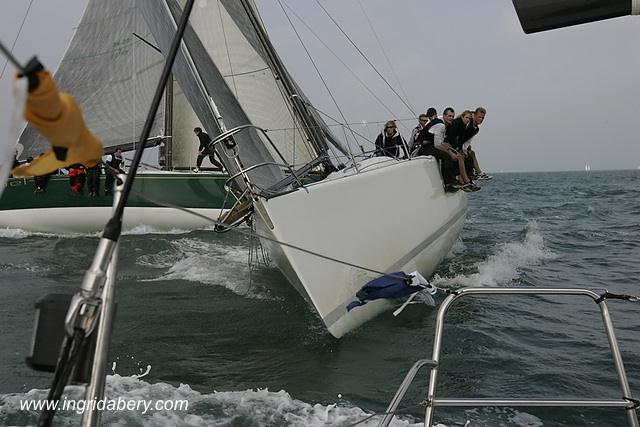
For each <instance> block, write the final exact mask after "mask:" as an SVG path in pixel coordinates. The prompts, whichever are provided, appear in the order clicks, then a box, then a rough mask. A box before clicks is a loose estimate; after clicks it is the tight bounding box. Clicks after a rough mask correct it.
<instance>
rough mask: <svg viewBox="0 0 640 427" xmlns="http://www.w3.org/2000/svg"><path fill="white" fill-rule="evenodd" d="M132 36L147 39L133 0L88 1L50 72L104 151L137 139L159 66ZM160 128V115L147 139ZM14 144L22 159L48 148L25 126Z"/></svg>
mask: <svg viewBox="0 0 640 427" xmlns="http://www.w3.org/2000/svg"><path fill="white" fill-rule="evenodd" d="M134 32H135V33H136V34H139V35H140V36H142V37H144V38H148V39H150V40H152V38H151V35H150V33H149V29H148V27H147V25H146V23H145V21H144V20H143V19H142V17H141V15H140V13H139V10H138V9H137V8H136V7H135V4H134V2H133V1H132V0H109V1H100V0H91V1H90V2H89V4H88V5H87V8H86V9H85V11H84V14H83V16H82V19H81V21H80V23H79V25H78V28H77V30H76V33H75V35H74V37H73V39H72V41H71V44H70V45H69V47H68V49H67V51H66V53H65V55H64V57H63V59H62V61H61V63H60V66H59V67H58V70H57V71H56V73H55V79H56V83H57V84H58V87H59V89H60V90H64V91H66V92H69V93H71V94H72V95H73V96H74V97H75V98H76V99H77V101H78V102H79V103H80V105H81V107H82V111H83V115H84V117H85V120H86V122H87V126H88V127H89V128H90V129H91V131H92V132H93V133H94V134H96V136H98V138H100V139H101V140H102V142H103V144H104V145H105V147H107V148H108V147H113V146H116V145H124V144H131V143H133V142H136V141H137V140H138V138H139V135H140V133H141V130H142V126H143V125H144V121H145V118H146V115H147V110H148V108H149V105H150V103H151V98H152V96H153V92H154V90H155V87H156V85H157V82H158V79H159V76H160V72H161V70H162V65H163V63H164V58H163V57H162V55H160V54H158V52H156V51H155V50H153V49H151V48H149V47H148V46H146V45H145V44H144V42H142V41H140V40H139V39H137V38H136V37H134V36H133V33H134ZM45 65H46V64H45ZM162 126H163V111H160V112H159V114H158V116H157V117H156V120H155V122H154V128H153V129H152V131H151V135H154V136H155V135H159V134H161V132H162ZM19 141H20V143H21V144H22V145H23V146H24V147H25V149H24V152H23V154H22V157H23V158H26V157H29V156H37V155H38V154H39V153H41V152H43V151H45V150H46V149H47V147H48V144H47V142H46V141H45V140H44V139H43V138H42V137H40V136H39V135H38V133H37V132H36V131H35V130H34V129H32V128H30V127H27V128H26V129H25V131H24V132H23V133H22V135H21V136H20V140H19Z"/></svg>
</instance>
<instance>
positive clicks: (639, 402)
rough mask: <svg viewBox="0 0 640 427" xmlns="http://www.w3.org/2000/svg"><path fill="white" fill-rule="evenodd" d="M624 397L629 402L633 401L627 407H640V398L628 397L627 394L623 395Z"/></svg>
mask: <svg viewBox="0 0 640 427" xmlns="http://www.w3.org/2000/svg"><path fill="white" fill-rule="evenodd" d="M622 399H624V400H626V401H628V402H629V403H631V406H627V407H626V408H625V409H627V410H629V409H638V408H640V400H638V399H634V398H632V397H627V396H622Z"/></svg>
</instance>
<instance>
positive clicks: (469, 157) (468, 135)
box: [459, 107, 493, 180]
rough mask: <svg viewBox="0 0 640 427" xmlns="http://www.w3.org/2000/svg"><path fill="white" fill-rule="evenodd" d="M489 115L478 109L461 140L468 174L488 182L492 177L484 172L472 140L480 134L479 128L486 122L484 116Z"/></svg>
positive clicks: (482, 109) (481, 108)
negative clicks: (472, 146)
mask: <svg viewBox="0 0 640 427" xmlns="http://www.w3.org/2000/svg"><path fill="white" fill-rule="evenodd" d="M486 114H487V110H485V109H484V108H483V107H478V108H476V110H475V111H474V112H473V117H472V119H471V121H470V122H469V124H468V125H467V126H466V128H465V130H464V132H463V134H462V137H461V138H460V140H459V144H460V149H461V151H462V153H464V156H465V165H466V169H467V173H468V174H470V175H473V176H475V179H478V180H487V179H491V178H493V177H492V176H490V175H487V174H486V173H484V172H482V170H481V169H480V165H479V164H478V158H477V157H476V152H475V151H473V150H472V149H471V140H472V139H473V137H474V136H476V135H477V134H478V132H480V128H479V126H480V125H481V124H482V122H483V121H484V116H485V115H486Z"/></svg>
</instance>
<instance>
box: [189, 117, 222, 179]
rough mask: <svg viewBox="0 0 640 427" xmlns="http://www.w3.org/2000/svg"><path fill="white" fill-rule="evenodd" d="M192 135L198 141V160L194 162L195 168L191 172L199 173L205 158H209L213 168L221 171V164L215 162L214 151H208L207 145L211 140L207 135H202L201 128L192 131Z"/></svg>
mask: <svg viewBox="0 0 640 427" xmlns="http://www.w3.org/2000/svg"><path fill="white" fill-rule="evenodd" d="M193 133H195V134H196V136H197V137H198V140H200V147H199V148H198V159H197V160H196V168H195V169H194V170H193V171H194V172H199V171H200V166H202V161H203V160H204V158H205V157H207V156H209V161H210V162H211V164H212V165H213V167H214V168H216V169H218V170H220V171H221V170H222V169H223V167H222V164H221V163H220V162H219V161H217V160H216V158H215V151H212V150H210V149H209V143H210V142H211V138H209V135H207V134H206V133H204V132H203V131H202V129H201V128H195V129H193Z"/></svg>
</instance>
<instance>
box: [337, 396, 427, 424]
mask: <svg viewBox="0 0 640 427" xmlns="http://www.w3.org/2000/svg"><path fill="white" fill-rule="evenodd" d="M426 405H427V402H426V401H422V402H420V403H418V404H417V405H413V406H406V407H404V408H400V409H396V410H395V411H392V412H374V413H373V414H371V415H369V416H368V417H366V418H363V419H361V420H360V421H356V422H355V423H351V424H345V425H343V426H341V427H354V426H357V425H358V424H362V423H364V422H365V421H368V420H370V419H371V418H373V417H377V416H384V415H395V414H397V413H398V412H404V411H408V410H409V409H415V408H420V407H421V406H426Z"/></svg>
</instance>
